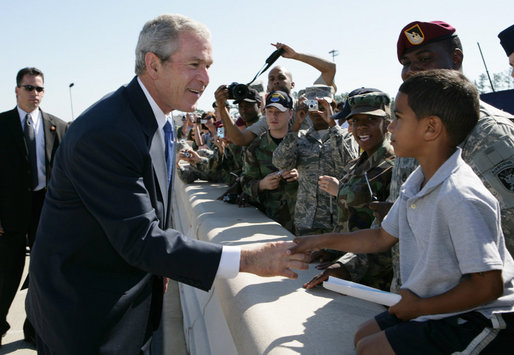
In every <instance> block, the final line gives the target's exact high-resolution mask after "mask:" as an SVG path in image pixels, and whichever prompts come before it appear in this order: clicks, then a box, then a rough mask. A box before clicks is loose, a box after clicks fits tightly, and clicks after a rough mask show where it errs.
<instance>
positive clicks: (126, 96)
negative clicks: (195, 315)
mask: <svg viewBox="0 0 514 355" xmlns="http://www.w3.org/2000/svg"><path fill="white" fill-rule="evenodd" d="M156 129H157V122H156V120H155V117H154V115H153V112H152V110H151V108H150V104H149V103H148V101H147V100H146V97H145V96H144V93H143V91H142V89H141V87H140V86H139V84H138V82H137V80H136V79H135V78H134V80H132V81H131V82H130V84H129V85H128V86H127V87H121V88H120V89H118V90H117V91H116V92H114V93H113V94H112V95H110V96H108V97H106V98H104V99H102V100H101V101H99V102H97V103H96V104H94V105H93V106H92V107H90V108H89V109H88V110H87V111H86V112H85V113H84V114H83V115H82V116H81V117H79V118H78V119H77V120H76V121H75V122H74V123H73V125H71V127H70V129H69V130H68V132H67V133H66V137H65V138H64V140H63V142H62V144H61V147H60V149H59V151H58V152H57V156H56V160H55V165H54V171H53V177H52V180H51V184H50V186H49V190H48V192H47V195H46V200H45V205H44V207H43V211H42V214H41V221H40V224H39V229H38V235H37V238H36V243H35V245H34V250H33V252H32V257H31V258H32V259H31V265H30V273H31V277H30V287H29V292H28V295H27V308H28V316H29V319H30V320H31V321H32V323H33V325H34V327H35V329H36V332H37V334H38V335H39V336H40V337H41V338H42V340H43V341H44V342H45V343H46V344H47V345H48V346H49V347H50V349H52V350H53V351H56V352H57V353H58V354H95V353H102V354H137V353H138V352H139V349H140V347H141V346H142V345H143V344H144V343H145V342H146V340H147V339H148V337H149V335H150V332H151V330H152V329H151V327H152V326H156V325H157V324H158V321H159V317H160V312H161V306H162V279H161V278H160V277H157V276H155V275H163V276H168V277H170V278H172V279H175V280H178V281H180V282H184V283H187V284H189V285H192V286H195V287H198V288H200V289H203V290H208V289H209V288H210V287H211V285H212V282H213V281H214V277H215V275H216V272H217V268H218V265H219V260H220V257H221V247H220V246H219V245H215V244H210V243H205V242H201V241H197V240H191V239H188V238H186V237H184V236H183V235H182V234H181V233H180V232H177V231H175V230H173V229H169V227H170V225H171V213H170V207H169V200H170V196H167V193H166V192H165V191H166V188H165V187H164V186H166V185H164V184H166V182H165V181H166V175H165V174H166V172H165V171H166V168H165V163H164V165H163V164H162V162H164V160H163V159H164V158H163V156H164V154H163V151H159V152H158V154H156V151H155V148H154V147H155V146H157V145H156V144H155V143H156V142H155V141H156V140H155V141H154V136H156V135H155V131H156ZM153 141H154V142H153ZM160 146H161V147H162V143H161V144H160ZM163 172H164V175H162V173H163Z"/></svg>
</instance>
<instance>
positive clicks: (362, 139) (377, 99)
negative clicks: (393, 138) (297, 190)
mask: <svg viewBox="0 0 514 355" xmlns="http://www.w3.org/2000/svg"><path fill="white" fill-rule="evenodd" d="M362 92H364V93H362ZM347 104H348V105H349V106H350V107H351V111H349V114H348V116H347V119H348V123H349V124H350V125H351V127H352V134H353V136H354V138H355V140H356V141H357V142H358V143H359V146H360V148H361V150H362V151H363V153H362V154H361V156H360V157H359V158H358V159H355V160H354V161H352V162H350V163H349V164H348V165H347V166H346V167H345V173H346V174H345V176H344V177H343V178H342V179H341V180H340V181H339V182H337V180H335V179H334V178H332V177H326V176H323V177H322V178H320V182H319V185H320V188H321V189H322V190H324V191H327V192H329V193H332V194H334V193H335V192H336V191H337V207H338V208H337V211H338V218H337V225H336V227H335V229H334V232H336V233H347V232H353V231H356V230H359V229H366V228H369V227H370V226H371V224H372V222H373V210H371V209H370V208H369V204H370V202H371V201H373V200H378V201H385V200H386V198H387V196H388V195H389V183H390V181H391V172H392V167H393V163H394V158H395V156H394V152H393V148H392V146H391V145H390V143H389V134H388V133H387V125H388V124H389V122H390V121H389V120H390V117H391V110H390V99H389V97H388V96H387V95H386V94H385V93H383V92H381V91H379V90H377V89H367V88H362V89H358V90H355V91H353V92H352V95H351V96H349V98H348V101H347ZM334 190H335V191H334ZM328 276H335V277H339V278H343V279H346V280H350V281H354V282H360V283H363V284H365V285H368V286H371V287H375V288H379V289H383V290H388V289H389V285H390V282H391V277H392V265H391V253H390V252H385V253H376V254H354V253H346V254H344V256H343V257H341V258H340V259H339V260H338V262H336V263H335V264H333V265H330V266H329V267H328V268H327V269H326V270H325V271H323V272H322V273H320V274H319V275H317V276H315V277H314V278H313V279H312V280H311V281H309V282H307V283H306V284H305V285H304V287H306V288H312V287H314V286H316V285H318V284H320V283H321V282H323V281H325V280H326V279H327V278H328Z"/></svg>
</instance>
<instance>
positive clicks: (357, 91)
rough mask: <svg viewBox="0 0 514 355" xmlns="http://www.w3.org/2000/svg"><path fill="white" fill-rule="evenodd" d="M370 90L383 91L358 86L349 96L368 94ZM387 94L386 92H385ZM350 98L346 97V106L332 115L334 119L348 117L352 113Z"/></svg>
mask: <svg viewBox="0 0 514 355" xmlns="http://www.w3.org/2000/svg"><path fill="white" fill-rule="evenodd" d="M369 92H382V91H380V90H378V89H375V88H365V87H361V88H357V89H355V90H352V91H351V92H350V93H349V94H348V98H350V97H352V96H356V95H362V94H367V93H369ZM384 95H385V93H384ZM348 98H347V99H346V101H345V102H344V106H343V108H342V109H341V110H340V111H339V112H337V113H336V114H334V115H333V116H332V119H334V120H340V119H343V118H344V119H346V118H347V117H348V115H349V114H350V112H351V111H352V108H351V107H350V103H349V102H348Z"/></svg>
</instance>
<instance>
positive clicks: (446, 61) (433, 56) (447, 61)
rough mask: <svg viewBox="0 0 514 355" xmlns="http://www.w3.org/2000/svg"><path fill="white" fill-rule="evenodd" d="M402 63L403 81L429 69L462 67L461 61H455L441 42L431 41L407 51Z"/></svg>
mask: <svg viewBox="0 0 514 355" xmlns="http://www.w3.org/2000/svg"><path fill="white" fill-rule="evenodd" d="M400 63H401V64H402V66H403V68H402V79H403V81H405V80H407V78H409V77H410V76H411V75H413V74H414V73H416V72H420V71H425V70H429V69H460V63H455V61H454V58H453V57H452V55H451V54H450V53H448V51H447V49H446V48H445V47H444V45H442V43H441V42H435V43H429V44H426V45H424V46H423V47H421V48H418V49H414V50H411V51H408V52H406V53H405V54H404V55H403V57H402V58H401V60H400Z"/></svg>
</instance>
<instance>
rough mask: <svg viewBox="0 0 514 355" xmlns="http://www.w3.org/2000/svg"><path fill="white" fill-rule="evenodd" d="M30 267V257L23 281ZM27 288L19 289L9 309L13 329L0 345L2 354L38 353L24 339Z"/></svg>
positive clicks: (26, 263) (26, 354)
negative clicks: (0, 345)
mask: <svg viewBox="0 0 514 355" xmlns="http://www.w3.org/2000/svg"><path fill="white" fill-rule="evenodd" d="M28 267H29V258H28V257H27V258H26V260H25V270H24V271H23V277H22V282H23V280H25V277H26V276H27V270H28ZM26 295H27V290H23V291H18V293H17V294H16V297H15V298H14V301H13V304H12V305H11V308H10V309H9V314H8V315H7V321H8V322H9V324H10V325H11V329H9V330H8V331H7V333H6V334H5V336H4V337H3V338H2V347H0V355H3V354H16V355H30V354H36V353H37V352H36V349H35V348H34V347H32V346H31V345H30V344H29V343H27V342H25V341H24V340H23V322H24V321H25V296H26Z"/></svg>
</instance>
